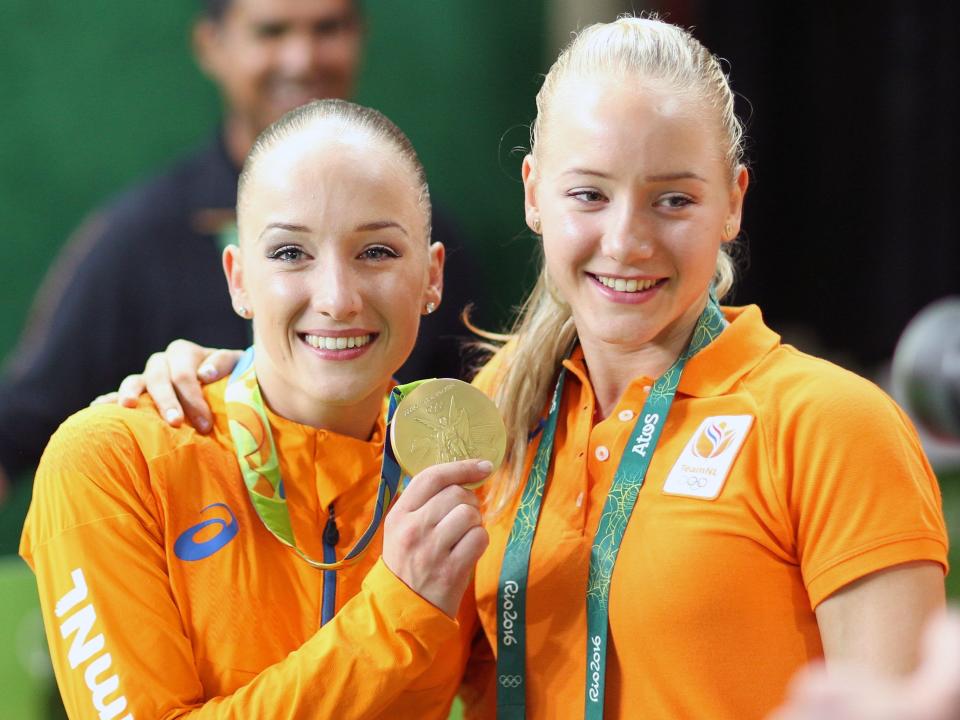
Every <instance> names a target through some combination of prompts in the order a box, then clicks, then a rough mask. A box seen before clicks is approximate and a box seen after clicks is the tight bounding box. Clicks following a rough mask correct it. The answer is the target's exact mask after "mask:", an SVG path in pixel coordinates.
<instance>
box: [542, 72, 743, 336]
mask: <svg viewBox="0 0 960 720" xmlns="http://www.w3.org/2000/svg"><path fill="white" fill-rule="evenodd" d="M524 184H525V193H526V205H527V219H528V223H530V224H531V226H533V227H536V225H537V223H536V221H537V220H539V226H540V232H541V234H542V236H543V245H544V254H545V257H546V267H547V271H548V273H549V275H550V277H551V280H552V281H553V283H554V284H555V285H556V286H557V289H558V290H559V292H560V294H561V295H562V296H563V298H564V299H565V300H566V301H567V302H568V303H569V305H570V307H571V310H572V313H573V317H574V320H575V322H576V325H577V332H578V335H579V337H580V341H581V343H582V344H583V345H584V349H585V351H587V350H588V349H589V348H603V347H615V348H620V349H626V350H636V349H641V348H643V347H644V346H645V345H650V344H653V345H659V346H662V347H667V348H670V349H671V350H673V349H674V348H676V352H677V353H679V351H680V350H681V349H682V345H683V343H685V342H686V340H687V338H688V337H689V334H690V332H691V331H692V329H693V326H694V324H695V323H696V320H697V318H698V317H699V315H700V313H701V311H702V309H703V307H704V304H705V302H706V298H707V293H708V290H709V286H710V283H711V280H712V278H713V275H714V272H715V269H716V265H717V253H718V251H719V249H720V245H721V243H722V242H723V241H724V240H730V239H732V238H733V237H735V236H736V234H737V232H738V231H739V226H740V211H741V207H742V201H743V193H744V191H745V190H746V184H747V174H746V170H742V169H741V171H738V173H737V175H736V177H735V178H731V171H730V167H729V165H728V164H727V162H726V161H725V160H724V153H723V150H722V146H721V142H720V133H719V131H718V129H717V123H716V119H715V117H714V116H713V114H712V113H711V112H710V111H709V110H705V109H704V107H703V105H702V104H700V103H697V102H695V101H694V100H693V99H691V98H690V97H688V96H687V95H684V94H679V93H676V92H671V91H669V90H668V89H666V88H665V87H664V86H663V85H662V84H655V83H652V82H651V83H637V82H632V83H629V82H619V83H618V82H611V81H610V80H600V81H598V80H597V79H595V78H591V79H579V78H571V79H569V80H567V81H566V82H564V83H563V85H562V86H561V87H559V88H558V89H557V93H556V95H555V96H554V97H553V99H552V101H551V105H550V114H549V119H548V120H547V123H546V125H545V131H544V133H543V136H542V137H541V138H540V140H539V143H538V145H537V152H536V156H535V157H532V156H528V157H527V159H526V160H525V162H524ZM678 345H679V347H677V346H678Z"/></svg>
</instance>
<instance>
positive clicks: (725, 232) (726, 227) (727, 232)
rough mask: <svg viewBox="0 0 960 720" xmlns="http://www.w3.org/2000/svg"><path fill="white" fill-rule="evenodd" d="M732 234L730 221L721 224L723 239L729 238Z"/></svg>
mask: <svg viewBox="0 0 960 720" xmlns="http://www.w3.org/2000/svg"><path fill="white" fill-rule="evenodd" d="M732 235H733V228H731V227H730V223H727V224H725V225H724V226H723V237H724V239H725V240H730V239H731V236H732Z"/></svg>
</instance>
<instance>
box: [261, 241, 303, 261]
mask: <svg viewBox="0 0 960 720" xmlns="http://www.w3.org/2000/svg"><path fill="white" fill-rule="evenodd" d="M304 255H305V253H304V252H303V248H300V247H297V246H296V245H283V246H282V247H278V248H276V249H274V250H271V251H270V252H269V253H267V257H268V258H269V259H270V260H280V261H282V262H296V261H297V260H302V259H303V257H304Z"/></svg>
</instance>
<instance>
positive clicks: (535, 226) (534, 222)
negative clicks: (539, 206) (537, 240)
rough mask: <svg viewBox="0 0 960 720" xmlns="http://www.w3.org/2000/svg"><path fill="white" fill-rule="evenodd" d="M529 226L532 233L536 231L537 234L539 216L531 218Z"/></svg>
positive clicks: (538, 232)
mask: <svg viewBox="0 0 960 720" xmlns="http://www.w3.org/2000/svg"><path fill="white" fill-rule="evenodd" d="M530 226H531V228H532V229H533V232H534V233H536V234H537V235H539V234H540V218H538V217H535V218H534V219H533V220H531V221H530Z"/></svg>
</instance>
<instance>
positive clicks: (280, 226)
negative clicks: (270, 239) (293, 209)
mask: <svg viewBox="0 0 960 720" xmlns="http://www.w3.org/2000/svg"><path fill="white" fill-rule="evenodd" d="M270 230H285V231H286V232H295V233H305V232H310V228H308V227H307V226H306V225H293V224H291V223H283V222H272V223H268V224H267V226H266V227H265V228H264V229H263V231H262V232H261V233H260V235H259V237H258V238H257V239H258V240H259V239H260V238H262V237H263V236H264V235H266V234H267V232H269V231H270Z"/></svg>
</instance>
